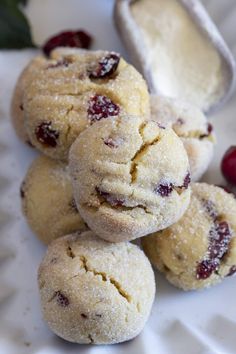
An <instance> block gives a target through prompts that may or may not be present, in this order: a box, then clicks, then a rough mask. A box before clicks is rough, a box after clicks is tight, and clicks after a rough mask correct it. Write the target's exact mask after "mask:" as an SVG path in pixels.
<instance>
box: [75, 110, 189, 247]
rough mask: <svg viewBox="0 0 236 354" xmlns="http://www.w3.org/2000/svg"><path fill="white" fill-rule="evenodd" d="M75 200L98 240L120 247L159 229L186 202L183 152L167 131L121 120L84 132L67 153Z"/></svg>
mask: <svg viewBox="0 0 236 354" xmlns="http://www.w3.org/2000/svg"><path fill="white" fill-rule="evenodd" d="M69 161H70V163H69V164H70V171H71V174H72V183H73V187H74V196H75V199H76V203H77V206H78V209H79V211H80V213H81V216H82V217H83V218H84V220H85V221H86V223H87V224H88V225H89V227H90V228H91V229H92V230H93V231H94V232H96V234H97V235H99V236H100V237H102V238H104V239H106V240H108V241H111V242H120V241H128V240H132V239H135V238H137V237H141V236H144V235H146V234H149V233H151V232H155V231H157V230H160V229H163V228H165V227H167V226H169V225H171V224H173V223H174V222H176V221H177V220H178V219H179V218H180V217H181V216H182V215H183V213H184V212H185V210H186V209H187V207H188V204H189V199H190V198H189V197H190V188H189V183H190V174H189V163H188V157H187V154H186V151H185V149H184V147H183V144H182V142H181V140H180V139H179V138H178V137H177V135H176V134H175V133H174V131H173V130H172V129H171V128H166V129H165V128H163V127H161V126H160V125H159V124H158V123H156V122H154V121H146V122H145V121H143V118H141V117H137V116H128V115H120V116H119V117H113V118H110V119H107V120H102V121H100V122H98V123H97V124H96V125H93V126H91V127H89V128H88V129H86V131H84V132H83V133H82V134H81V135H80V136H79V137H78V138H77V139H76V141H75V142H74V144H73V145H72V147H71V151H70V157H69Z"/></svg>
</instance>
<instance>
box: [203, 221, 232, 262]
mask: <svg viewBox="0 0 236 354" xmlns="http://www.w3.org/2000/svg"><path fill="white" fill-rule="evenodd" d="M209 234H210V245H209V257H210V258H211V259H215V258H218V259H221V258H222V257H223V256H224V255H225V253H226V252H227V251H228V246H229V243H230V240H231V236H232V235H231V232H230V229H229V225H228V223H227V222H226V221H221V222H216V223H215V225H214V226H213V228H212V229H211V230H210V233H209Z"/></svg>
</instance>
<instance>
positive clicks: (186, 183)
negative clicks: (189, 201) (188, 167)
mask: <svg viewBox="0 0 236 354" xmlns="http://www.w3.org/2000/svg"><path fill="white" fill-rule="evenodd" d="M190 183H191V177H190V173H189V172H188V173H187V174H186V176H185V178H184V183H183V188H185V189H187V188H188V186H189V184H190Z"/></svg>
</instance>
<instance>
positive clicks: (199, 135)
mask: <svg viewBox="0 0 236 354" xmlns="http://www.w3.org/2000/svg"><path fill="white" fill-rule="evenodd" d="M151 119H153V120H155V121H158V122H159V123H160V124H163V125H164V126H166V125H168V126H171V127H172V129H173V130H174V131H175V133H176V134H177V135H178V136H179V137H180V138H181V140H182V142H183V144H184V147H185V149H186V151H187V154H188V158H189V164H190V172H191V178H192V181H197V180H199V179H200V178H201V177H202V175H203V174H204V172H206V170H207V168H208V166H209V164H210V162H211V160H212V157H213V150H214V142H215V138H214V134H213V127H212V125H211V124H210V123H208V122H207V119H206V116H205V115H204V114H203V113H202V112H201V111H200V110H199V109H198V108H197V107H195V106H192V105H190V104H188V103H185V102H181V101H178V100H174V99H171V98H167V97H163V96H157V95H151Z"/></svg>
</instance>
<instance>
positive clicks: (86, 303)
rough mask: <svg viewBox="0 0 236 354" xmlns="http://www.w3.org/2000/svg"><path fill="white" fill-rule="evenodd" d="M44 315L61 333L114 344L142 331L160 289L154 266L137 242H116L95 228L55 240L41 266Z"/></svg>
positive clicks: (70, 338)
mask: <svg viewBox="0 0 236 354" xmlns="http://www.w3.org/2000/svg"><path fill="white" fill-rule="evenodd" d="M38 284H39V290H40V296H41V305H42V310H43V316H44V319H45V321H46V322H47V323H48V325H49V327H50V328H51V329H52V331H53V332H55V333H56V334H57V335H59V336H60V337H62V338H64V339H66V340H68V341H70V342H75V343H93V344H112V343H119V342H124V341H127V340H129V339H132V338H134V337H136V336H137V335H138V334H139V333H140V332H141V330H142V329H143V327H144V325H145V322H146V321H147V319H148V316H149V314H150V310H151V306H152V303H153V300H154V295H155V280H154V274H153V270H152V267H151V265H150V263H149V261H148V259H147V257H146V256H145V255H144V253H143V252H142V251H141V250H140V249H139V248H138V247H137V246H135V245H133V244H131V243H128V242H127V243H125V242H123V243H119V244H112V243H108V242H106V241H103V240H101V239H99V238H98V237H96V236H95V235H94V234H93V232H91V231H86V232H83V233H82V234H79V233H75V234H72V235H68V236H65V237H62V238H60V239H57V240H55V241H53V242H52V244H51V245H50V246H49V248H48V251H47V253H46V256H45V257H44V259H43V261H42V263H41V265H40V267H39V272H38Z"/></svg>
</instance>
